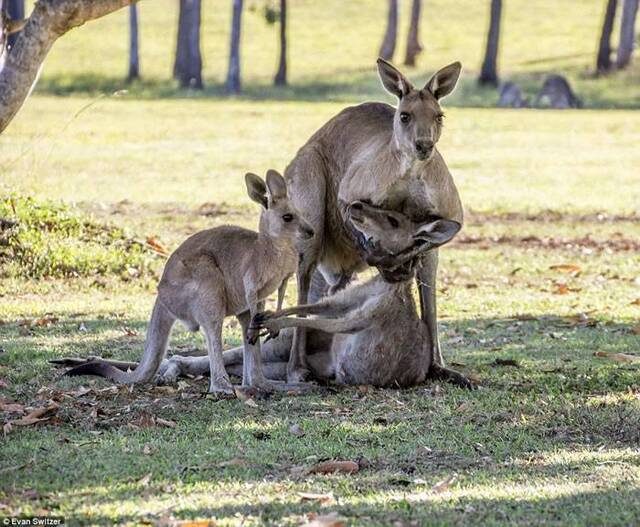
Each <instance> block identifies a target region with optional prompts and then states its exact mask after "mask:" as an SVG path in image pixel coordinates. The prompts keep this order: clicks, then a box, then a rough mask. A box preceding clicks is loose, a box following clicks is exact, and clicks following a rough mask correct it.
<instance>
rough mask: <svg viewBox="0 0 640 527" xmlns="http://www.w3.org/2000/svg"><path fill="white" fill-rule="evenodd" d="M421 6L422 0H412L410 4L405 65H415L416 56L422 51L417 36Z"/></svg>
mask: <svg viewBox="0 0 640 527" xmlns="http://www.w3.org/2000/svg"><path fill="white" fill-rule="evenodd" d="M421 7H422V0H413V4H412V5H411V25H410V26H409V35H408V37H407V54H406V55H405V58H404V63H405V64H406V65H407V66H415V64H416V56H417V55H418V53H420V52H421V51H422V45H421V44H420V37H419V30H420V9H421Z"/></svg>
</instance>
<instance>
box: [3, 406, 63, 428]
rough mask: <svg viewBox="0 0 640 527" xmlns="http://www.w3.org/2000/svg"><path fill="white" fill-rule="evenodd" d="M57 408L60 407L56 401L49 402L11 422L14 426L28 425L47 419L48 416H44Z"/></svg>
mask: <svg viewBox="0 0 640 527" xmlns="http://www.w3.org/2000/svg"><path fill="white" fill-rule="evenodd" d="M58 408H60V406H59V405H57V404H56V403H53V404H50V405H49V406H43V407H42V408H37V409H35V410H33V411H32V412H30V413H29V414H27V415H25V416H24V417H23V418H21V419H16V420H14V421H11V424H12V425H14V426H30V425H34V424H37V423H40V422H42V421H48V420H49V417H45V416H46V415H48V414H53V413H55V412H57V411H58Z"/></svg>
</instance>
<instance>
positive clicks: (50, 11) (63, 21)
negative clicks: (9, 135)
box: [0, 0, 131, 132]
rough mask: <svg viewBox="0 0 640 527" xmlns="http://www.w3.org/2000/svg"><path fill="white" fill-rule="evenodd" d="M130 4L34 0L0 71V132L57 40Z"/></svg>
mask: <svg viewBox="0 0 640 527" xmlns="http://www.w3.org/2000/svg"><path fill="white" fill-rule="evenodd" d="M130 3H131V0H38V2H36V4H35V5H34V8H33V12H32V13H31V16H30V17H29V20H28V21H27V24H26V25H25V26H24V29H23V30H22V31H21V32H20V36H19V37H18V40H16V43H15V46H14V47H13V50H12V51H11V53H9V55H8V57H7V60H6V62H5V64H4V67H3V68H2V70H1V71H0V132H2V131H3V130H4V129H5V128H6V127H7V126H8V125H9V123H10V122H11V120H12V119H13V117H14V116H15V115H16V113H18V111H19V110H20V108H21V106H22V103H24V101H25V99H26V98H27V96H28V95H29V92H30V90H31V87H32V85H33V83H34V81H35V80H36V77H37V75H38V71H39V70H40V65H41V64H42V61H44V59H45V57H46V56H47V53H48V52H49V50H50V49H51V46H53V44H54V42H55V41H56V40H57V39H58V38H60V37H61V36H62V35H64V34H65V33H66V32H67V31H69V30H70V29H72V28H74V27H77V26H80V25H82V24H84V23H85V22H87V21H89V20H93V19H95V18H100V17H103V16H104V15H107V14H109V13H111V12H113V11H116V10H117V9H120V8H122V7H124V6H127V5H129V4H130Z"/></svg>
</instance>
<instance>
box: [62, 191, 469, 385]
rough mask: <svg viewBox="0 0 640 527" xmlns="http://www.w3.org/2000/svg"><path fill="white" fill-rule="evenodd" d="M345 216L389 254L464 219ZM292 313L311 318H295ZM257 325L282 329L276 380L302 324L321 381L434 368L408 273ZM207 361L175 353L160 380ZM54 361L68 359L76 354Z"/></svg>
mask: <svg viewBox="0 0 640 527" xmlns="http://www.w3.org/2000/svg"><path fill="white" fill-rule="evenodd" d="M348 214H349V218H350V220H351V221H352V223H353V225H354V227H355V228H356V229H358V231H359V232H360V233H361V234H362V235H363V237H364V238H366V239H367V241H368V242H369V243H371V244H373V245H375V246H376V248H377V250H378V252H383V251H384V252H388V253H391V254H401V253H402V252H403V251H406V250H407V249H410V248H412V247H414V246H415V245H416V244H418V245H421V244H425V245H430V244H442V243H444V241H445V239H447V238H449V239H450V238H451V237H453V236H454V235H455V234H456V233H457V232H458V230H459V229H460V224H459V223H457V222H454V221H449V220H442V219H432V221H431V223H427V224H421V225H417V224H415V223H413V222H412V221H411V220H410V219H409V218H407V217H406V216H404V215H403V214H399V213H397V212H393V211H385V210H382V209H377V208H375V207H371V206H369V205H367V204H365V203H360V202H356V203H353V204H352V205H351V206H350V207H349V208H348ZM292 315H302V316H309V315H311V316H313V317H314V318H291V316H292ZM253 325H254V327H258V328H266V329H267V330H269V331H270V332H271V333H272V334H275V333H276V332H279V331H280V330H283V331H282V332H281V333H280V334H279V335H278V336H277V337H276V338H274V339H271V340H267V341H266V342H265V343H264V344H263V346H262V359H263V361H264V369H265V373H266V374H267V376H268V377H270V378H272V379H285V378H286V376H287V374H286V365H287V361H288V359H289V354H290V352H291V343H292V337H293V335H292V331H291V328H292V327H302V326H304V327H305V328H309V330H310V331H309V335H308V336H309V341H308V347H309V356H308V364H309V368H310V371H311V374H312V375H313V377H314V378H316V379H318V380H321V379H329V378H335V380H336V381H338V382H339V383H342V384H371V385H374V386H381V387H386V386H394V387H395V386H400V387H405V386H413V385H415V384H419V383H421V382H423V381H424V380H425V378H426V377H427V376H428V375H429V374H430V373H432V372H431V367H432V363H433V357H432V354H431V348H432V347H431V345H430V344H431V343H430V342H429V334H428V331H427V328H426V326H425V325H424V323H423V322H422V321H421V320H420V318H419V316H418V313H417V310H416V305H415V302H414V299H413V295H412V293H411V280H410V277H409V279H407V280H405V281H401V282H394V283H390V282H387V281H385V280H384V279H383V278H382V277H381V276H377V277H375V278H373V279H371V280H369V281H368V282H366V283H363V284H360V285H356V286H352V287H349V288H347V289H345V290H343V291H340V292H338V293H336V294H334V295H331V296H329V297H326V298H324V299H322V300H321V301H320V302H318V303H316V304H311V305H306V306H298V307H294V308H291V309H285V310H282V311H280V310H278V311H277V312H276V313H260V314H258V315H257V316H256V317H254V319H253ZM332 334H333V336H332ZM242 356H243V348H242V347H239V348H235V349H232V350H228V351H225V352H224V354H223V357H224V363H225V367H226V368H227V371H228V372H229V373H232V374H235V375H240V374H241V371H242ZM206 359H207V358H206V357H183V356H179V355H174V356H173V357H171V358H170V359H169V360H167V361H163V364H162V366H161V368H160V371H161V372H162V376H163V380H165V381H174V380H176V379H177V378H178V376H180V375H201V374H203V373H206V371H207V368H208V364H207V360H206ZM56 362H58V363H61V364H69V363H73V362H74V359H64V360H62V361H56ZM120 367H123V366H122V365H121V366H120ZM124 367H126V365H125V366H124ZM439 376H440V377H443V374H442V373H440V374H439ZM444 376H445V377H447V378H449V379H450V380H451V379H453V380H455V379H456V378H457V376H459V374H458V373H456V372H453V371H451V370H444Z"/></svg>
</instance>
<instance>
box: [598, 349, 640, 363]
mask: <svg viewBox="0 0 640 527" xmlns="http://www.w3.org/2000/svg"><path fill="white" fill-rule="evenodd" d="M594 355H595V356H596V357H601V358H603V359H611V360H614V361H616V362H639V361H640V355H630V354H628V353H608V352H606V351H596V352H595V353H594Z"/></svg>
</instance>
